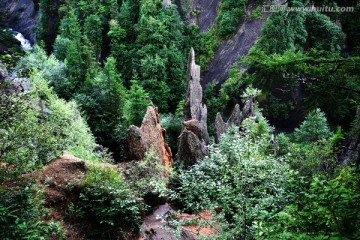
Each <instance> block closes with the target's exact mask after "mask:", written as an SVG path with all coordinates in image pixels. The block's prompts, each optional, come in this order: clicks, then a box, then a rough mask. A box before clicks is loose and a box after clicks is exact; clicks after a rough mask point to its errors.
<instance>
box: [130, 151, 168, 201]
mask: <svg viewBox="0 0 360 240" xmlns="http://www.w3.org/2000/svg"><path fill="white" fill-rule="evenodd" d="M125 174H126V175H127V178H128V180H129V185H130V187H131V188H132V189H133V191H134V192H135V193H136V194H137V196H140V197H144V196H146V195H147V194H151V195H157V196H160V197H164V196H166V195H167V193H168V190H167V183H168V178H166V177H165V175H166V174H171V169H169V168H168V167H166V166H162V165H161V161H160V159H159V157H158V156H157V155H156V153H155V151H154V149H152V148H151V149H150V150H149V151H148V152H146V155H145V158H144V159H143V160H141V161H133V162H130V163H129V165H128V167H127V169H126V171H125Z"/></svg>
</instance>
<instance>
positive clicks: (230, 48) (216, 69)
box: [182, 0, 266, 85]
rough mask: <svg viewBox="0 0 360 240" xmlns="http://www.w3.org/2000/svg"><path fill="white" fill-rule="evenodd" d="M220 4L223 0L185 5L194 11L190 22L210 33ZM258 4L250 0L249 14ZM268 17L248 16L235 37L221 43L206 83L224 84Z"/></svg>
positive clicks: (192, 0) (204, 76) (205, 73)
mask: <svg viewBox="0 0 360 240" xmlns="http://www.w3.org/2000/svg"><path fill="white" fill-rule="evenodd" d="M219 4H220V0H209V1H204V0H189V3H188V5H189V6H187V7H186V6H184V5H182V7H183V8H184V9H186V8H187V9H189V12H190V13H189V14H188V15H187V19H186V22H187V24H192V23H195V24H197V25H198V26H199V27H200V32H206V31H207V30H209V28H211V27H212V26H213V25H214V22H215V20H216V16H217V12H218V8H219ZM256 6H257V4H256V1H253V0H250V1H249V4H248V5H247V9H246V12H247V14H250V13H251V11H252V10H254V9H255V8H256ZM265 20H266V16H262V18H259V19H251V18H250V17H249V16H247V17H246V19H245V20H242V21H241V22H240V23H239V26H238V29H237V32H236V33H235V34H234V35H233V36H231V37H230V38H229V39H225V40H222V41H221V42H220V44H219V47H218V49H217V50H216V53H215V56H214V58H213V59H212V61H211V62H210V63H209V65H208V66H207V68H206V69H204V71H203V74H202V77H201V83H202V85H206V84H207V83H210V82H211V81H213V80H215V81H216V82H217V83H223V82H224V81H225V80H226V79H227V76H228V72H229V70H230V68H231V67H232V66H233V64H234V63H235V62H237V61H238V60H239V56H244V55H246V54H247V53H248V51H249V49H250V48H251V47H252V46H253V45H254V43H255V41H256V39H257V38H258V36H259V35H260V32H261V29H262V26H263V24H264V22H265Z"/></svg>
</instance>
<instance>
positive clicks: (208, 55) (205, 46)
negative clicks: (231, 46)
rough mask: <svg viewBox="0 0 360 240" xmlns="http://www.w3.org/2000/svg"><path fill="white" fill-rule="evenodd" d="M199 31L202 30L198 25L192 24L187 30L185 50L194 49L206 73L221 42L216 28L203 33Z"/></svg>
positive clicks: (197, 59) (198, 61)
mask: <svg viewBox="0 0 360 240" xmlns="http://www.w3.org/2000/svg"><path fill="white" fill-rule="evenodd" d="M199 31H200V28H199V26H197V25H196V24H191V25H189V26H188V27H187V28H186V40H185V49H186V50H190V48H191V47H193V48H194V50H195V54H196V61H197V63H198V64H199V65H200V67H201V69H202V70H203V71H204V70H206V66H207V65H208V63H209V62H210V61H211V60H212V59H213V58H214V55H215V51H216V49H217V47H218V46H219V42H220V40H219V38H218V37H217V36H216V33H215V29H214V28H211V29H209V30H208V31H207V32H203V33H199ZM187 53H188V51H187Z"/></svg>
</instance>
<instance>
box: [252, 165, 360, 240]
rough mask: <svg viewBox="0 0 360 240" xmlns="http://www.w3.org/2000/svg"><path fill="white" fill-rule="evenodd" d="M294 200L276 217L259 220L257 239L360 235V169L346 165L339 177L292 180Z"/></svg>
mask: <svg viewBox="0 0 360 240" xmlns="http://www.w3.org/2000/svg"><path fill="white" fill-rule="evenodd" d="M290 185H291V192H289V196H290V201H291V202H292V204H289V205H288V206H286V208H284V210H283V211H280V212H279V213H277V214H276V215H275V216H274V217H273V218H272V219H266V220H265V221H260V222H258V223H257V228H258V232H257V234H256V238H257V239H309V240H310V239H319V240H320V239H359V237H360V231H359V229H360V216H359V212H360V204H359V200H360V188H359V186H360V179H359V170H358V169H351V168H348V167H346V168H344V169H342V170H341V172H340V175H339V176H337V177H336V178H335V179H330V180H324V179H321V178H318V177H315V178H313V179H312V180H311V181H310V182H307V181H304V179H302V178H301V177H299V176H296V175H295V176H294V177H293V178H292V180H291V184H290Z"/></svg>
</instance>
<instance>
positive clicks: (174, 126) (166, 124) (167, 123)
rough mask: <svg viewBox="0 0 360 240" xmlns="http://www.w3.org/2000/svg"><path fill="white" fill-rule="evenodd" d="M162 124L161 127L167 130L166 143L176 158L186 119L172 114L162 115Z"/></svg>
mask: <svg viewBox="0 0 360 240" xmlns="http://www.w3.org/2000/svg"><path fill="white" fill-rule="evenodd" d="M160 122H161V126H162V127H163V128H165V130H166V142H167V144H169V146H170V148H171V151H172V154H173V155H174V156H175V154H176V153H177V138H178V136H180V133H181V130H182V127H183V122H184V119H183V118H182V117H178V116H176V115H173V114H171V113H169V114H160Z"/></svg>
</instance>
